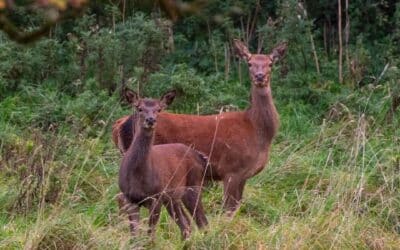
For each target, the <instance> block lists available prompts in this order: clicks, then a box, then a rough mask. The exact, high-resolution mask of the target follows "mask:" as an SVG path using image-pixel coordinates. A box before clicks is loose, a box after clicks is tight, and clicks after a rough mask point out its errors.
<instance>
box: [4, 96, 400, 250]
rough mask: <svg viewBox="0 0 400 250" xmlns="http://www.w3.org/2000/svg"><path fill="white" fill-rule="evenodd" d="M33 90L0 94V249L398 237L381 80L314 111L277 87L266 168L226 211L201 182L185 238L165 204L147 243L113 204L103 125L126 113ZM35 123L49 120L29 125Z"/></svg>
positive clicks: (398, 178)
mask: <svg viewBox="0 0 400 250" xmlns="http://www.w3.org/2000/svg"><path fill="white" fill-rule="evenodd" d="M36 91H37V92H32V91H27V92H26V93H25V94H20V95H19V96H13V97H9V98H7V99H5V100H3V101H2V102H1V103H0V113H1V114H5V116H2V118H1V120H0V121H1V122H0V131H2V132H0V133H1V141H0V150H1V158H0V228H1V230H0V249H132V248H139V249H141V248H145V249H147V248H156V249H179V248H188V249H310V248H311V249H366V248H370V249H396V248H399V246H400V237H399V234H400V193H399V188H400V159H399V157H400V153H399V152H400V140H399V138H400V137H399V130H398V129H397V128H398V126H399V121H398V120H394V123H393V124H392V125H388V124H386V123H385V120H384V119H383V118H382V117H383V115H382V114H384V113H385V112H386V111H387V108H388V102H389V101H390V100H389V99H387V98H386V99H385V98H382V96H383V97H384V96H386V95H387V90H386V89H385V88H382V89H380V90H375V91H372V92H371V91H370V92H368V91H366V90H361V91H355V92H353V93H352V95H338V96H337V98H336V101H333V102H331V103H330V104H329V108H326V109H320V110H318V109H316V108H315V107H313V106H311V105H310V104H307V103H302V102H300V101H299V102H295V103H293V100H290V101H285V100H282V99H280V98H279V94H278V96H277V97H276V99H277V100H278V103H277V106H278V109H279V111H280V114H281V120H282V122H281V124H282V125H281V129H280V134H279V136H278V138H277V139H276V141H275V143H274V145H273V147H272V154H271V159H270V162H269V164H268V167H267V168H266V169H265V170H264V171H262V172H261V173H260V174H259V175H257V176H255V177H254V178H252V179H251V180H250V181H249V182H248V184H247V185H246V188H245V192H244V199H243V204H242V206H241V209H240V211H239V213H238V214H237V215H236V216H235V218H233V219H232V220H229V219H227V218H226V217H225V216H224V214H223V212H222V211H221V201H222V189H221V187H220V185H218V184H212V185H210V186H209V187H207V188H206V191H205V194H204V205H205V208H206V212H207V216H208V218H209V221H210V225H209V226H208V227H207V229H206V230H204V231H198V230H194V234H193V235H192V236H191V238H190V239H189V240H188V241H187V242H182V241H181V239H180V233H179V229H178V228H177V226H176V225H175V223H173V222H172V221H171V220H170V218H169V217H168V216H167V213H166V212H165V211H163V213H162V216H161V220H160V224H159V226H158V228H157V235H156V240H155V241H154V242H152V241H151V239H149V238H148V237H147V236H146V233H145V232H146V230H145V229H146V216H147V215H146V214H145V213H143V214H142V217H143V221H142V228H143V230H141V233H140V234H139V236H138V237H136V238H134V239H131V237H130V233H129V228H128V223H127V219H126V218H125V216H124V215H120V214H119V213H118V210H117V204H116V200H115V195H116V194H117V192H118V187H117V184H116V183H117V177H116V176H117V172H118V166H119V161H120V155H119V152H118V151H117V149H116V148H115V147H114V146H113V145H112V143H111V140H110V126H111V124H112V122H113V121H114V120H115V119H116V118H118V117H120V116H121V115H122V114H126V113H128V112H130V111H128V110H122V109H121V108H120V106H119V104H118V101H117V98H114V97H108V96H107V95H94V94H93V93H90V92H86V93H82V94H81V95H78V96H77V97H74V98H72V97H68V96H62V97H58V98H55V97H54V95H53V94H54V93H52V92H51V93H47V92H46V94H43V92H41V91H47V90H36ZM277 92H278V93H279V91H277ZM39 97H40V98H39ZM88 100H91V101H90V103H91V104H92V106H87V105H84V104H85V103H87V102H88ZM96 103H97V104H96ZM45 105H51V109H47V108H46V106H45ZM45 110H50V112H51V113H46V112H45ZM47 118H49V119H47ZM42 120H47V121H48V120H49V121H50V122H49V123H40V122H37V123H32V121H42ZM24 121H29V122H26V123H25V122H24Z"/></svg>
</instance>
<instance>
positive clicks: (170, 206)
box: [166, 201, 190, 239]
mask: <svg viewBox="0 0 400 250" xmlns="http://www.w3.org/2000/svg"><path fill="white" fill-rule="evenodd" d="M166 207H167V211H168V213H169V215H170V216H171V217H172V219H173V220H174V221H175V223H176V224H177V225H178V226H179V228H180V229H181V233H182V238H183V239H187V238H189V235H190V226H189V222H188V221H187V219H186V216H185V215H184V212H183V210H182V205H181V204H180V203H179V202H177V201H169V202H167V204H166Z"/></svg>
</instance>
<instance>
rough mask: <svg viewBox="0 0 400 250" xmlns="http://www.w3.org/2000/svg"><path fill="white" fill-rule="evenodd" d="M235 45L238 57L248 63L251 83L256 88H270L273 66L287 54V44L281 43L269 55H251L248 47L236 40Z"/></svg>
mask: <svg viewBox="0 0 400 250" xmlns="http://www.w3.org/2000/svg"><path fill="white" fill-rule="evenodd" d="M233 44H234V47H235V49H236V53H237V54H238V56H239V57H241V58H242V59H243V60H245V61H246V62H247V63H248V66H249V72H250V78H251V82H252V83H253V84H254V85H255V86H256V87H260V88H263V87H268V86H269V82H270V76H271V70H272V65H273V64H274V63H275V62H277V61H278V60H279V59H280V58H281V57H282V56H283V55H284V54H285V51H286V48H287V45H286V43H281V44H280V45H278V46H277V47H275V48H274V49H273V50H272V52H271V53H270V54H268V55H264V54H251V53H250V52H249V49H248V48H247V46H246V45H244V44H243V42H241V41H239V40H236V39H234V40H233Z"/></svg>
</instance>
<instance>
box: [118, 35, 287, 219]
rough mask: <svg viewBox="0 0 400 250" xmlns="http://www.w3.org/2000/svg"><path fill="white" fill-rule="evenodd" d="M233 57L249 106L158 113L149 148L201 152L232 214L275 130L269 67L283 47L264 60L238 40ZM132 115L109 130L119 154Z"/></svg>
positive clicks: (266, 153)
mask: <svg viewBox="0 0 400 250" xmlns="http://www.w3.org/2000/svg"><path fill="white" fill-rule="evenodd" d="M234 45H235V48H236V50H237V52H238V55H239V56H240V57H241V58H242V59H244V60H245V61H246V62H247V63H248V66H249V72H250V76H251V82H252V84H251V95H250V96H251V105H250V107H249V108H248V109H247V110H245V111H241V112H227V113H222V114H218V115H206V116H199V115H183V114H171V113H161V114H160V116H159V118H158V126H157V129H156V135H155V142H154V143H155V144H164V143H178V142H179V143H183V144H185V145H192V146H193V147H194V148H195V149H196V150H199V151H201V152H204V153H205V154H206V155H207V156H208V158H209V161H210V164H211V165H210V167H209V168H208V171H207V178H211V179H213V180H222V181H223V185H224V209H225V210H226V211H227V212H228V215H233V214H234V212H235V211H236V210H237V208H238V207H239V205H240V201H241V199H242V194H243V189H244V185H245V182H246V180H247V179H249V178H250V177H252V176H254V175H256V174H257V173H259V172H260V171H261V170H262V169H263V168H264V167H265V165H266V163H267V161H268V158H269V152H270V147H271V143H272V140H273V138H274V136H275V135H276V133H277V131H278V126H279V116H278V113H277V111H276V108H275V105H274V101H273V99H272V93H271V84H270V80H271V71H272V66H273V64H274V63H275V62H276V61H277V60H278V59H279V58H280V57H281V56H282V55H283V54H284V52H285V50H286V44H281V45H279V46H277V47H276V48H274V49H273V50H272V52H271V53H270V54H268V55H264V54H251V53H250V52H249V50H248V49H247V47H246V46H245V45H244V44H243V43H242V42H240V41H238V40H235V41H234ZM136 119H137V118H136V117H135V116H126V117H123V118H121V119H119V120H118V121H117V122H116V123H115V124H114V126H113V140H114V143H115V144H116V145H117V146H118V147H119V149H120V150H121V152H125V151H126V150H127V147H128V145H129V144H130V143H131V141H132V135H133V134H134V133H135V131H132V126H131V124H132V123H133V122H134V121H135V120H136Z"/></svg>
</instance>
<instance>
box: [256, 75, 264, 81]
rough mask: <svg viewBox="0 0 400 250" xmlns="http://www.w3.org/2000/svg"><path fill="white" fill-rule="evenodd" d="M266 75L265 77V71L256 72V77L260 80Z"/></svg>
mask: <svg viewBox="0 0 400 250" xmlns="http://www.w3.org/2000/svg"><path fill="white" fill-rule="evenodd" d="M264 77H265V75H264V74H263V73H258V74H256V79H257V80H258V81H262V80H264Z"/></svg>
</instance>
